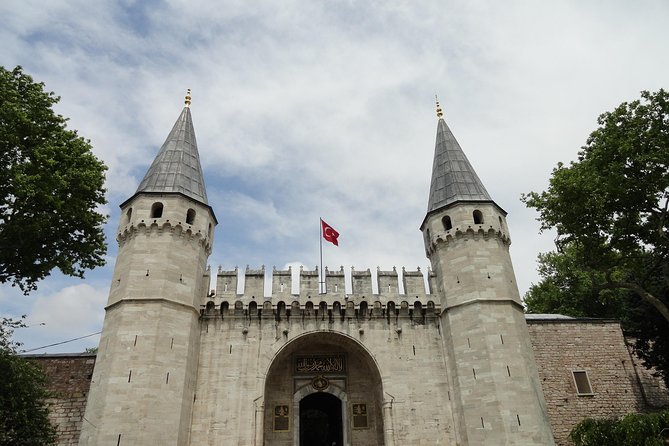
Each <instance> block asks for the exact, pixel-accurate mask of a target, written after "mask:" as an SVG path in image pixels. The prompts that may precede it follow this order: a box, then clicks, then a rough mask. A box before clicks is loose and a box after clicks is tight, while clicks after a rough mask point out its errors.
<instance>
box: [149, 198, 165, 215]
mask: <svg viewBox="0 0 669 446" xmlns="http://www.w3.org/2000/svg"><path fill="white" fill-rule="evenodd" d="M162 216H163V204H162V203H161V202H159V201H157V202H155V203H153V205H152V206H151V218H160V217H162Z"/></svg>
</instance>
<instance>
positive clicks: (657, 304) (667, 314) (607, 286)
mask: <svg viewBox="0 0 669 446" xmlns="http://www.w3.org/2000/svg"><path fill="white" fill-rule="evenodd" d="M606 280H607V282H606V283H604V284H600V285H599V286H598V288H600V289H602V290H613V289H620V288H624V289H628V290H630V291H632V292H633V293H635V294H636V295H637V296H639V297H640V298H641V299H642V300H645V301H646V302H647V303H649V304H650V305H652V306H653V307H654V308H655V309H656V310H657V311H659V312H660V314H661V315H662V317H664V319H665V320H666V321H667V322H669V307H668V306H667V305H666V304H665V303H664V302H662V301H661V300H660V299H658V298H657V297H655V296H654V295H653V294H652V293H649V292H648V291H646V290H645V289H644V288H643V287H642V286H640V285H638V284H636V283H634V282H616V281H613V280H612V279H611V273H610V271H609V272H607V273H606Z"/></svg>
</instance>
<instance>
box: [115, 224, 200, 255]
mask: <svg viewBox="0 0 669 446" xmlns="http://www.w3.org/2000/svg"><path fill="white" fill-rule="evenodd" d="M162 234H165V235H170V236H172V237H181V238H183V239H184V240H186V241H194V242H196V243H198V244H199V245H200V246H203V247H204V248H205V249H206V252H207V255H209V254H211V240H210V238H209V237H207V235H206V234H203V233H202V231H201V230H199V229H198V230H197V231H194V230H193V228H192V227H191V226H190V225H185V224H182V223H181V222H179V223H176V224H174V223H172V222H170V221H169V220H166V219H153V221H151V222H148V223H146V222H145V221H144V220H141V221H140V222H138V223H136V222H131V223H129V224H128V225H126V226H125V227H124V228H123V230H122V231H120V232H119V233H118V234H117V235H116V241H117V242H118V244H119V247H120V246H123V245H124V244H125V243H126V242H127V241H129V240H131V239H133V238H134V237H137V236H138V235H162Z"/></svg>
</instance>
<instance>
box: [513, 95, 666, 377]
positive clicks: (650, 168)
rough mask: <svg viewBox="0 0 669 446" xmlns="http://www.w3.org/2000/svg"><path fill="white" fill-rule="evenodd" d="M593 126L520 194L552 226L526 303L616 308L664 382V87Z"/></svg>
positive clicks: (567, 308) (563, 309) (554, 308)
mask: <svg viewBox="0 0 669 446" xmlns="http://www.w3.org/2000/svg"><path fill="white" fill-rule="evenodd" d="M598 123H599V127H598V128H597V129H596V130H595V131H594V132H593V133H592V134H591V135H590V137H589V138H588V140H587V142H586V145H585V146H584V147H583V148H582V150H581V151H580V152H579V155H578V160H577V161H575V162H571V163H570V164H569V165H568V166H567V165H564V164H562V163H559V164H558V166H557V167H556V168H555V169H554V170H553V173H552V176H551V179H550V183H549V187H548V189H547V190H546V191H544V192H541V193H536V192H531V193H529V194H527V195H524V196H523V201H525V203H526V204H527V206H528V207H533V208H535V209H537V210H538V211H539V221H540V222H541V230H546V229H555V230H556V232H557V238H556V247H557V252H552V253H546V254H542V255H540V257H539V273H540V275H541V278H542V280H541V282H540V283H539V284H537V285H533V286H532V287H531V288H530V290H529V291H528V293H527V295H526V300H525V302H526V304H527V305H528V310H529V311H530V312H547V313H554V312H557V313H563V314H567V315H571V316H589V317H615V318H619V319H621V322H622V326H623V329H624V330H625V332H626V333H627V334H628V335H631V336H632V337H634V338H635V339H636V345H635V348H636V351H637V353H638V355H639V356H640V357H641V358H642V359H643V360H644V363H645V365H646V366H647V367H655V368H656V369H657V370H658V372H659V373H660V374H661V375H663V377H664V379H665V382H667V383H668V384H669V307H668V305H669V213H668V212H667V208H668V206H669V170H668V167H669V93H667V92H666V91H664V90H659V91H658V92H656V93H650V92H646V91H644V92H642V93H641V99H640V100H636V101H633V102H630V103H623V104H621V105H620V106H618V107H617V108H616V109H615V110H614V111H612V112H608V113H604V114H602V115H601V116H600V117H599V119H598Z"/></svg>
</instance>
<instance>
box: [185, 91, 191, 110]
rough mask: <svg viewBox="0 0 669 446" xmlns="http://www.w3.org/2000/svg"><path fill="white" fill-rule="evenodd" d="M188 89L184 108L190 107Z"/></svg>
mask: <svg viewBox="0 0 669 446" xmlns="http://www.w3.org/2000/svg"><path fill="white" fill-rule="evenodd" d="M190 99H191V97H190V88H189V89H188V90H187V91H186V100H185V101H184V104H186V107H190Z"/></svg>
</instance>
